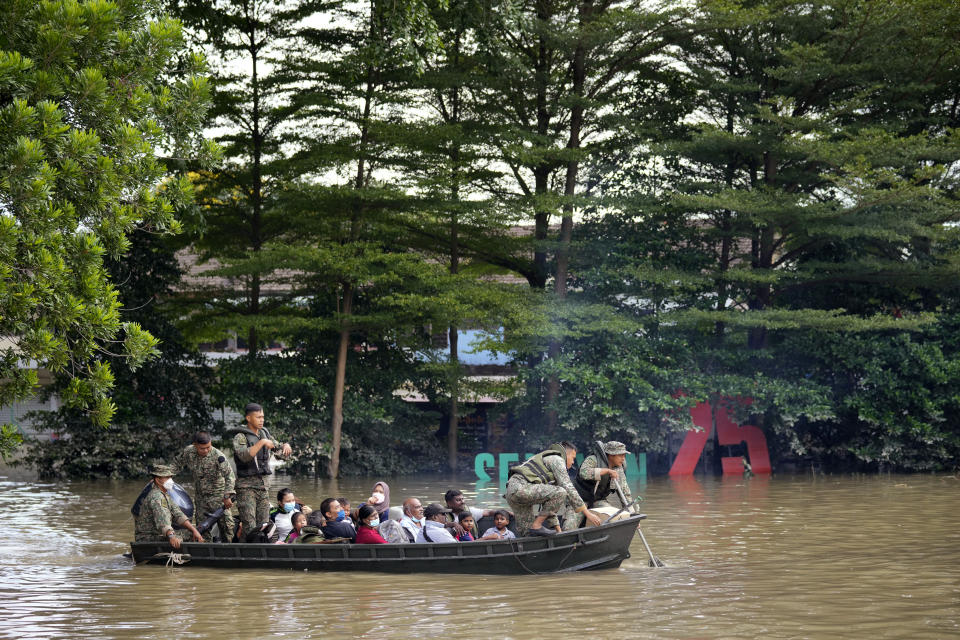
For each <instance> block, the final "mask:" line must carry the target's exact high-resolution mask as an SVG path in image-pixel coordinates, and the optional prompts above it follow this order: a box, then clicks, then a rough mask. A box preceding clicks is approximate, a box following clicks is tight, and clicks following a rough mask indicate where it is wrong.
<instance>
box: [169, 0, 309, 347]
mask: <svg viewBox="0 0 960 640" xmlns="http://www.w3.org/2000/svg"><path fill="white" fill-rule="evenodd" d="M169 5H170V7H171V10H172V11H173V12H174V13H175V15H178V16H180V17H181V18H182V19H183V20H184V23H185V24H186V25H187V26H188V27H189V29H190V33H191V36H192V38H193V42H194V46H195V47H196V48H198V49H200V50H203V51H205V52H207V53H208V55H209V57H210V58H211V59H212V60H214V61H215V62H216V64H215V65H214V66H213V67H212V72H213V75H212V86H213V98H214V101H213V108H212V109H211V111H210V114H209V116H210V120H209V123H208V126H209V127H210V128H211V130H212V131H215V132H216V133H217V134H218V135H217V136H216V140H217V141H218V142H219V143H220V144H221V145H222V147H223V149H224V155H225V162H224V163H223V164H222V165H220V166H218V167H217V168H216V170H213V171H206V172H201V173H199V174H197V175H196V180H195V181H196V184H197V191H198V194H199V196H200V204H201V205H202V206H203V214H204V215H203V224H202V226H201V232H200V233H199V235H198V237H196V238H195V239H194V242H193V244H192V247H191V250H192V251H193V252H195V253H196V255H197V256H198V258H199V260H200V261H201V262H209V263H210V266H211V267H212V268H208V269H207V270H205V271H204V276H205V277H207V278H208V279H207V280H206V282H207V283H208V284H205V285H202V286H200V287H198V288H197V290H196V291H194V292H192V293H193V297H194V303H195V304H196V305H197V309H196V311H195V312H194V313H191V314H190V315H189V316H188V317H187V318H186V322H185V323H184V328H185V330H186V331H187V332H188V333H189V334H190V335H191V336H192V337H193V339H194V340H196V341H217V340H220V339H223V338H225V337H227V336H229V335H230V334H235V335H239V337H240V339H241V340H242V341H243V342H245V343H246V347H247V350H248V353H249V355H250V357H251V358H252V359H253V358H256V357H257V354H258V353H259V351H260V349H261V347H262V345H263V344H264V343H269V342H270V341H272V340H275V339H276V338H277V337H278V332H277V329H276V327H274V326H273V325H272V324H271V323H270V322H267V321H264V316H270V315H274V316H276V315H278V313H279V312H280V311H281V310H282V309H283V308H284V305H285V304H286V297H285V295H284V293H285V291H286V290H287V288H286V287H284V286H283V285H279V284H278V279H279V276H278V274H277V270H278V269H279V265H277V264H276V263H270V262H269V261H268V258H267V255H268V254H265V253H264V251H263V249H264V247H266V246H267V245H268V244H269V243H270V242H271V241H273V240H276V239H277V238H280V237H282V236H283V235H284V234H287V233H289V232H290V230H291V229H292V228H293V226H294V225H295V223H294V221H292V220H291V219H290V218H289V217H288V216H287V212H286V211H284V210H283V209H282V207H281V206H279V204H278V194H279V192H281V191H282V190H283V184H284V181H285V179H286V173H285V165H284V162H283V155H284V154H283V153H282V150H281V145H282V144H283V139H284V135H285V134H286V133H287V132H285V131H284V124H285V123H286V121H287V119H288V118H289V117H290V116H291V106H290V105H291V101H290V95H291V93H292V92H293V91H295V87H294V86H292V85H291V83H290V81H289V77H288V75H287V67H286V65H285V61H286V57H285V52H286V51H287V50H288V48H289V49H295V48H296V44H295V42H294V40H295V37H296V29H297V25H298V24H299V23H300V21H301V20H302V19H304V18H305V17H306V16H308V15H311V13H312V12H313V11H315V10H316V8H317V5H318V3H316V2H310V1H309V0H304V1H302V2H281V1H278V0H213V1H210V2H207V1H206V0H204V1H201V0H169Z"/></svg>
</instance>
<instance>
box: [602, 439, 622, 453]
mask: <svg viewBox="0 0 960 640" xmlns="http://www.w3.org/2000/svg"><path fill="white" fill-rule="evenodd" d="M603 452H604V453H605V454H607V455H608V456H622V455H625V454H626V453H627V445H625V444H623V443H622V442H617V441H616V440H611V441H610V442H607V443H606V444H604V445H603Z"/></svg>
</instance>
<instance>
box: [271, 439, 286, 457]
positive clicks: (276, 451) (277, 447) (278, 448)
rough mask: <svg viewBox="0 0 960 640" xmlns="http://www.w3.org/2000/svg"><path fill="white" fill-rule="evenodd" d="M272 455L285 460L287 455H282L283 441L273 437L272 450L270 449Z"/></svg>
mask: <svg viewBox="0 0 960 640" xmlns="http://www.w3.org/2000/svg"><path fill="white" fill-rule="evenodd" d="M271 453H272V454H273V457H274V458H276V459H277V460H286V459H287V456H285V455H283V443H282V442H280V441H279V440H277V439H276V438H273V451H271Z"/></svg>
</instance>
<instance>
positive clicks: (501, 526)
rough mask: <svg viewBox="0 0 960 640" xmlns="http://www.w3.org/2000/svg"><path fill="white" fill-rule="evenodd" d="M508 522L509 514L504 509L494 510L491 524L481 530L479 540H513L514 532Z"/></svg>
mask: <svg viewBox="0 0 960 640" xmlns="http://www.w3.org/2000/svg"><path fill="white" fill-rule="evenodd" d="M508 524H510V516H508V515H507V512H506V511H499V510H498V511H495V512H494V513H493V526H492V527H490V528H489V529H487V530H486V531H484V532H483V536H482V537H481V538H480V539H481V540H513V539H514V538H516V537H517V536H516V534H515V533H514V532H513V531H510V529H507V525H508Z"/></svg>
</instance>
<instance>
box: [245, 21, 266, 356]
mask: <svg viewBox="0 0 960 640" xmlns="http://www.w3.org/2000/svg"><path fill="white" fill-rule="evenodd" d="M247 19H248V22H247V24H248V28H249V31H248V35H249V38H250V49H249V51H250V64H251V75H250V83H251V89H252V90H253V114H252V131H251V136H252V138H253V175H252V176H251V177H252V185H251V194H250V199H251V204H252V206H253V212H252V213H253V216H252V218H251V220H250V247H251V250H252V251H253V252H254V253H256V252H259V251H260V249H261V248H262V247H263V229H262V224H261V223H262V216H263V167H262V165H261V162H262V160H263V135H262V132H261V131H260V78H259V76H258V75H257V61H258V56H257V54H258V52H259V47H260V45H259V44H258V43H257V28H256V23H255V22H254V17H253V16H248V17H247ZM247 313H248V315H251V316H256V315H258V314H259V313H260V274H259V273H255V274H253V277H252V278H251V279H250V299H249V306H248V308H247ZM258 343H259V339H258V336H257V330H256V329H255V328H254V327H251V328H250V331H249V334H248V336H247V353H248V354H249V356H250V359H251V360H252V359H254V358H256V357H257V350H258V347H259V344H258Z"/></svg>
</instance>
